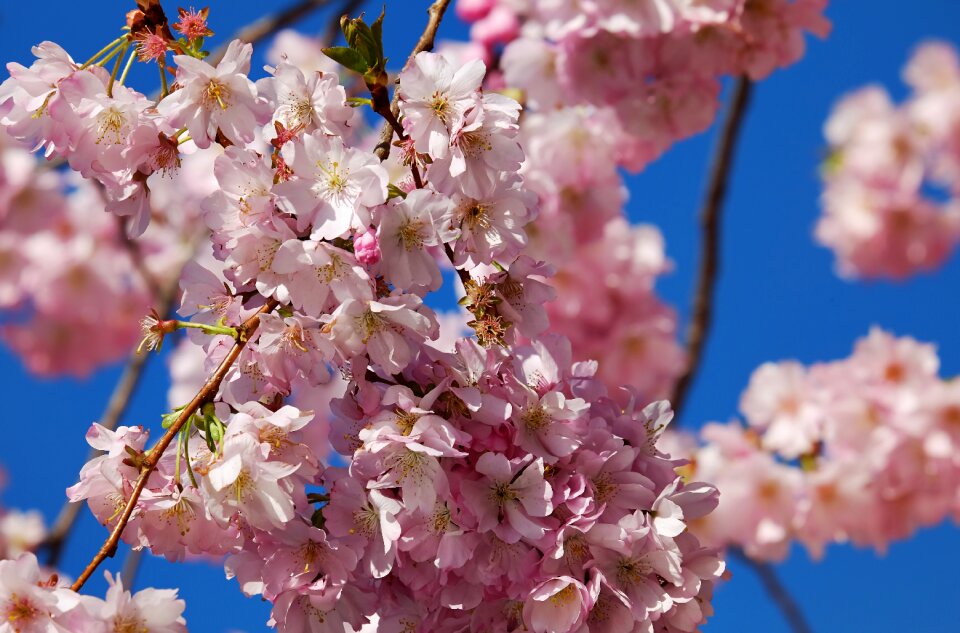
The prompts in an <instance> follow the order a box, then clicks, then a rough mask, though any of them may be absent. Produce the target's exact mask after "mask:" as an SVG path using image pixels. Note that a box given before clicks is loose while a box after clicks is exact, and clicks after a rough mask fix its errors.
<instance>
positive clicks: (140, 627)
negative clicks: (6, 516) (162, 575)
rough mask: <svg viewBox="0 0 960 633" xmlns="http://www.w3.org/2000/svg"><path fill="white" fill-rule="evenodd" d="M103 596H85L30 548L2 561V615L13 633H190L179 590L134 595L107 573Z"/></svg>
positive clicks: (0, 579)
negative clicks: (188, 632) (44, 564)
mask: <svg viewBox="0 0 960 633" xmlns="http://www.w3.org/2000/svg"><path fill="white" fill-rule="evenodd" d="M106 577H107V582H108V583H109V588H108V589H107V594H106V596H105V597H104V598H102V599H101V598H97V597H95V596H88V595H80V594H78V593H77V592H75V591H72V590H71V589H70V588H69V587H68V586H66V585H65V584H64V582H63V580H62V579H61V578H59V577H58V576H57V574H54V573H51V572H50V571H48V570H45V569H43V568H42V567H41V566H40V565H39V564H38V562H37V557H36V556H35V555H33V554H31V553H26V554H22V555H20V556H18V557H17V558H14V559H9V560H0V616H2V617H3V624H2V625H0V626H3V629H4V630H6V631H12V632H20V631H23V632H24V633H26V632H28V631H29V632H33V631H44V632H49V633H65V632H67V631H71V632H72V631H83V632H84V633H116V632H119V631H149V632H150V633H186V631H187V627H186V621H185V620H184V618H183V615H182V614H183V611H184V608H185V606H186V605H185V604H184V602H183V600H179V599H177V592H176V590H174V589H143V590H141V591H138V592H137V593H135V594H131V593H130V592H129V591H128V590H125V589H124V587H123V582H122V581H121V580H120V578H119V577H117V578H114V577H113V576H112V575H111V574H110V573H109V572H107V574H106Z"/></svg>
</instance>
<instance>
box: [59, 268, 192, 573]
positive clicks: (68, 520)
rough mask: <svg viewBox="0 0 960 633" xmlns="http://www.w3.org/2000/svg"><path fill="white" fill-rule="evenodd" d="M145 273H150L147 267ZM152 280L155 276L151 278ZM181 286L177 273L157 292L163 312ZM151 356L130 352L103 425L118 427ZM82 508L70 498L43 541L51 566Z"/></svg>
mask: <svg viewBox="0 0 960 633" xmlns="http://www.w3.org/2000/svg"><path fill="white" fill-rule="evenodd" d="M144 272H146V269H145V268H144ZM151 279H153V278H152V277H151ZM155 283H156V282H155V281H154V283H153V285H155ZM179 288H180V275H179V274H176V275H174V276H173V277H172V278H171V280H170V282H169V283H168V284H167V285H166V286H165V287H163V288H161V289H160V290H159V291H158V292H157V293H156V294H155V295H154V300H155V303H156V304H157V305H159V306H163V308H162V311H161V313H162V314H168V313H170V312H172V311H173V307H174V303H175V302H176V299H177V290H178V289H179ZM151 356H152V354H138V353H137V352H136V349H134V351H132V352H131V353H130V357H129V359H128V360H127V363H126V365H125V366H124V369H123V373H122V374H121V375H120V380H118V381H117V384H116V386H115V387H114V388H113V393H112V394H110V400H108V401H107V406H106V408H105V409H104V411H103V414H102V415H101V416H100V419H99V420H98V422H99V423H100V425H101V426H104V427H106V428H108V429H110V430H111V431H112V430H113V429H115V428H117V425H118V424H119V422H120V420H121V419H122V418H123V416H124V414H125V413H126V411H127V408H128V407H129V406H130V400H131V399H132V398H133V394H134V392H135V391H136V389H137V385H138V384H139V383H140V378H141V377H142V376H143V371H144V369H146V366H147V363H148V362H149V360H150V357H151ZM99 453H100V451H98V450H96V449H91V450H90V452H89V453H88V455H87V461H90V460H91V459H93V458H94V457H96V456H97V455H98V454H99ZM82 507H83V504H81V503H71V502H69V501H68V502H66V503H65V504H64V505H63V507H62V508H60V512H59V513H58V514H57V518H56V520H55V521H54V523H53V528H52V529H51V530H50V534H49V535H48V536H47V538H46V540H45V541H44V542H43V544H42V547H46V548H47V553H48V557H47V565H49V566H50V567H56V566H57V563H58V562H59V560H60V556H61V554H62V553H63V546H64V544H65V543H66V540H67V537H68V536H70V532H71V531H72V530H73V526H74V524H75V523H76V521H77V517H78V516H79V515H80V509H81V508H82Z"/></svg>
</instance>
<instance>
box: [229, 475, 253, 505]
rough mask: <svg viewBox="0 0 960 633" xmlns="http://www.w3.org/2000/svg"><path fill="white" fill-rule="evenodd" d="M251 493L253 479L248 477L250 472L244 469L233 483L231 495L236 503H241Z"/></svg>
mask: <svg viewBox="0 0 960 633" xmlns="http://www.w3.org/2000/svg"><path fill="white" fill-rule="evenodd" d="M252 491H253V477H251V476H250V471H249V470H247V469H246V468H244V469H242V470H241V471H240V474H239V475H237V478H236V480H235V481H234V482H233V494H234V496H235V497H236V498H237V503H243V501H244V499H246V498H247V497H249V496H250V493H251V492H252Z"/></svg>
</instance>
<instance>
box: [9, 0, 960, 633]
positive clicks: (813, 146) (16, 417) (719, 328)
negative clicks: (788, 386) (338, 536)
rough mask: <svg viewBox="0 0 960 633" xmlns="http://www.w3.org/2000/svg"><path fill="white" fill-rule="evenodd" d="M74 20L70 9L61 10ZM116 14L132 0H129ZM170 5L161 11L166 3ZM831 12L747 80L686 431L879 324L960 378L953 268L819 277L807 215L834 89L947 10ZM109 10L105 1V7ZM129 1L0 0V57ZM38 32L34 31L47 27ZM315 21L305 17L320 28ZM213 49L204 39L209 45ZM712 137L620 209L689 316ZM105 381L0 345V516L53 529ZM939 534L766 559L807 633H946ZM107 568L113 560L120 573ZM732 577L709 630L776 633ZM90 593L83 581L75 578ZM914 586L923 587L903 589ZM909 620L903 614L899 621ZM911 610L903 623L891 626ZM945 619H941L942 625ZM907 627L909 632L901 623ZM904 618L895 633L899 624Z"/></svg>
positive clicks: (239, 611) (61, 36)
mask: <svg viewBox="0 0 960 633" xmlns="http://www.w3.org/2000/svg"><path fill="white" fill-rule="evenodd" d="M81 4H82V6H83V9H82V10H81V9H77V8H76V7H77V6H78V5H81ZM129 4H130V5H131V6H132V5H133V4H134V3H133V2H132V0H131V2H130V3H129ZM167 4H168V10H169V9H170V8H175V6H176V5H175V4H170V3H167ZM279 4H281V3H280V2H276V3H274V2H270V3H265V2H262V1H258V0H210V1H209V5H210V6H211V9H212V14H213V15H212V23H213V27H214V29H215V30H216V31H217V32H218V34H219V35H221V36H225V35H227V34H228V33H231V32H233V31H234V30H235V29H236V28H238V27H239V26H240V25H242V24H244V23H246V22H249V21H250V20H252V19H253V18H255V17H258V16H259V15H261V14H262V12H263V11H264V6H265V5H279ZM387 4H388V18H387V24H386V34H387V42H386V45H387V49H388V55H389V56H390V57H392V58H393V59H394V60H400V59H402V58H403V57H404V56H405V55H406V52H407V51H409V49H410V48H411V47H412V45H413V42H414V41H415V40H416V38H417V36H418V35H419V33H420V30H421V28H422V25H423V23H424V19H425V14H424V13H423V11H422V10H423V9H425V8H426V7H427V6H428V4H429V2H428V1H427V0H395V1H393V2H388V3H387ZM832 4H833V6H831V7H830V9H829V10H828V15H829V17H830V18H831V19H832V20H833V21H834V32H833V34H832V36H831V37H830V38H829V39H828V40H826V41H824V42H820V41H812V42H811V43H810V47H809V51H808V54H807V56H806V57H805V58H804V60H803V61H801V62H800V63H799V64H797V65H796V66H794V67H792V68H789V69H787V70H785V71H780V72H778V73H776V74H774V75H773V77H771V78H770V79H768V80H767V81H765V82H763V83H762V84H761V85H759V86H758V87H757V90H756V91H755V96H754V100H753V104H752V107H751V109H750V112H749V115H748V118H747V121H746V127H745V130H744V135H743V142H742V144H741V146H740V152H739V154H738V158H737V163H736V167H735V170H734V172H733V178H732V184H731V190H730V198H729V202H728V209H727V218H726V222H725V225H724V227H723V243H722V244H723V252H722V257H723V260H722V271H721V278H720V282H719V286H718V292H717V304H716V320H715V327H714V330H713V333H712V337H711V339H710V341H709V344H708V346H707V349H706V356H705V359H704V364H703V367H702V370H701V374H700V376H699V378H698V380H697V381H696V383H695V384H694V385H693V389H692V392H691V394H690V399H689V402H688V405H687V408H686V410H685V412H684V419H683V423H684V424H685V425H686V426H687V427H694V426H698V425H699V424H701V423H702V422H704V421H708V420H725V419H727V418H729V417H731V416H732V415H734V414H735V413H736V404H737V401H738V399H739V395H740V392H741V391H742V389H743V387H744V386H745V385H746V382H747V379H748V378H749V375H750V373H751V371H752V370H753V369H754V368H755V367H756V366H757V365H759V364H760V363H762V362H764V361H767V360H778V359H785V358H796V359H799V360H801V361H803V362H813V361H817V360H829V359H835V358H841V357H843V356H846V355H848V354H849V352H850V350H851V348H852V345H853V342H854V341H855V340H856V339H857V338H858V337H861V336H863V335H864V334H866V332H867V330H868V329H869V328H870V326H872V325H879V326H882V327H884V328H886V329H889V330H891V331H893V332H895V333H897V334H901V335H907V334H909V335H912V336H915V337H916V338H918V339H920V340H924V341H932V342H936V343H938V344H939V349H940V354H941V360H942V365H943V373H944V375H957V374H960V337H958V336H957V335H956V331H957V324H958V323H960V301H958V300H957V296H956V290H957V288H960V262H958V261H957V258H956V257H955V258H953V259H952V260H951V261H950V262H948V263H947V265H946V266H945V267H944V268H943V269H941V270H940V271H939V272H937V273H935V274H930V275H924V276H922V277H919V278H915V279H913V280H911V281H909V282H907V283H887V282H875V283H852V282H848V281H844V280H841V279H839V278H837V277H836V276H835V275H834V273H833V268H832V267H833V261H832V255H831V254H830V253H829V252H828V251H826V250H825V249H822V248H820V247H818V246H817V245H816V244H815V243H814V242H813V239H812V237H811V233H812V229H813V225H814V223H815V221H816V218H817V216H818V213H819V207H818V196H819V193H820V187H819V183H818V180H817V164H818V162H819V160H820V158H821V156H822V153H823V141H822V134H821V127H822V124H823V121H824V119H825V118H826V116H827V114H828V113H829V111H830V108H831V105H832V104H833V103H834V102H835V100H836V99H837V98H838V97H839V96H840V95H841V94H843V93H844V92H846V91H849V90H850V89H853V88H856V87H859V86H862V85H864V84H866V83H871V82H876V83H879V84H882V85H884V86H886V87H887V88H888V89H890V90H891V91H892V92H893V94H894V95H896V96H898V97H899V96H902V95H903V93H904V88H903V86H902V83H901V81H900V78H899V73H900V69H901V67H902V65H903V63H904V62H905V60H906V59H907V57H908V55H909V54H910V52H911V50H912V49H913V48H914V46H915V45H916V44H917V43H919V42H921V41H923V40H924V39H929V38H939V39H944V40H947V41H950V42H953V43H954V44H957V45H960V3H957V2H955V0H912V1H911V2H909V3H907V2H903V0H874V1H873V2H852V1H851V0H834V2H833V3H832ZM118 7H119V8H118ZM126 8H127V7H126V3H118V2H117V1H116V0H86V1H85V2H84V3H76V2H74V1H72V0H46V2H44V3H43V9H42V12H38V4H37V3H27V2H23V3H21V2H17V3H14V2H12V1H7V2H3V3H2V5H0V59H2V60H4V61H6V60H17V61H21V62H27V61H28V60H29V57H30V54H29V47H30V46H31V45H32V44H35V43H37V42H39V41H41V40H44V39H51V40H54V41H57V42H59V43H60V44H62V45H64V46H65V47H66V48H67V49H68V50H69V51H71V52H72V53H74V56H75V57H78V58H84V57H86V56H87V55H89V54H91V53H92V52H93V51H95V50H97V49H99V48H100V47H101V46H102V45H103V44H104V43H106V42H107V41H109V40H110V39H112V38H113V37H114V33H115V30H116V27H117V26H119V25H120V24H121V22H122V16H121V12H122V11H121V9H122V10H125V9H126ZM47 17H49V18H51V23H50V24H44V21H45V18H47ZM323 25H324V19H323V15H322V14H321V15H320V16H319V17H318V18H316V19H311V20H310V21H307V22H304V23H303V28H304V29H305V30H307V31H310V32H318V31H319V30H320V29H321V28H322V27H323ZM465 34H466V29H465V27H464V26H463V25H462V24H459V23H457V22H456V21H455V20H452V19H451V20H448V21H447V22H446V23H445V24H444V26H443V28H442V29H441V36H442V37H446V38H463V37H465ZM218 40H219V38H218ZM713 142H714V133H713V132H712V131H711V132H710V133H707V134H704V135H702V136H700V137H697V138H695V139H691V140H689V141H687V142H684V143H681V144H680V145H678V146H676V147H675V148H674V149H673V150H671V152H669V153H668V154H667V155H666V156H665V157H664V158H663V159H661V160H660V161H659V162H657V163H655V164H654V165H652V166H651V167H649V168H648V169H647V170H646V171H645V172H644V173H642V174H640V175H638V176H633V177H630V179H629V185H630V189H631V201H630V203H629V213H630V217H631V219H632V220H633V221H635V222H652V223H654V224H656V225H658V226H659V227H660V228H661V230H662V231H663V232H664V234H665V236H666V241H667V249H668V253H669V255H670V256H671V257H672V258H673V260H674V261H675V263H676V271H675V272H674V273H673V274H672V275H670V276H669V277H667V278H666V279H664V280H663V282H662V283H661V284H660V291H661V293H662V294H663V296H664V297H665V298H666V300H667V301H669V302H670V303H672V304H674V305H676V306H677V307H678V309H679V310H680V313H681V316H682V318H684V319H685V318H686V314H687V313H688V307H687V306H688V304H689V297H690V289H691V287H692V284H693V281H694V275H695V270H696V261H697V260H696V258H697V249H698V248H699V245H698V240H697V233H696V230H697V224H696V213H697V210H698V208H699V201H700V196H701V190H702V186H703V175H704V173H705V171H706V165H707V161H708V158H709V154H710V151H711V148H712V146H713ZM118 373H119V371H118V370H117V369H109V370H104V371H102V372H100V373H99V374H97V375H96V376H94V377H93V378H91V379H89V380H85V381H74V380H58V381H36V380H34V379H33V378H31V377H30V376H29V375H27V374H26V373H25V372H24V371H23V369H22V366H21V365H20V363H19V361H18V360H17V359H16V358H15V357H13V356H12V355H11V354H9V352H7V351H6V350H4V349H0V377H2V380H3V385H4V387H5V394H7V395H6V398H5V407H4V413H5V417H6V421H5V433H4V440H5V441H4V442H3V443H2V444H0V463H2V464H3V467H4V469H5V471H6V476H7V479H8V482H9V483H8V487H7V489H6V490H5V491H3V494H2V499H3V504H4V505H6V506H10V507H21V508H31V507H33V508H39V509H40V510H42V511H43V512H44V513H45V514H46V515H47V517H48V518H52V517H53V516H54V515H55V514H56V512H57V510H58V509H59V507H60V504H61V503H62V501H63V499H64V496H63V489H64V488H65V487H66V486H68V485H70V484H72V483H73V482H74V481H75V479H76V476H77V473H78V472H79V469H80V466H81V465H82V462H83V459H84V455H85V452H86V447H85V446H84V444H83V434H84V432H85V431H86V428H87V426H88V425H89V424H90V422H91V421H93V420H94V419H96V417H97V416H99V415H100V412H101V410H102V407H103V403H104V401H105V399H106V397H107V394H108V393H109V391H110V389H111V387H112V385H113V383H114V382H115V380H116V378H117V375H118ZM165 394H166V383H165V379H164V376H163V367H162V363H154V364H153V366H152V368H151V370H150V371H148V373H147V376H146V379H145V381H144V383H143V387H142V388H141V391H140V392H139V395H138V396H137V399H136V402H135V403H134V406H133V408H132V410H131V412H130V415H129V416H128V418H127V420H126V422H127V423H132V424H154V423H155V422H156V421H157V420H158V415H159V413H160V412H161V411H162V410H163V407H164V406H165V401H166V395H165ZM104 536H105V533H104V531H103V529H102V528H101V527H100V526H99V525H97V523H96V521H95V520H93V519H92V517H90V516H89V515H88V514H87V513H86V511H84V516H83V519H82V521H81V523H80V525H79V529H78V530H77V532H76V534H75V535H74V538H73V539H72V540H71V542H70V544H69V546H68V548H67V551H66V555H65V558H64V565H63V566H64V570H65V571H66V572H68V573H69V572H72V573H74V574H76V573H77V572H79V570H80V569H82V567H83V566H84V565H85V563H86V561H87V560H88V559H89V557H90V556H91V555H92V553H93V552H94V551H95V550H96V549H97V548H98V547H99V544H100V542H101V540H102V539H103V537H104ZM958 536H960V533H958V531H957V529H956V527H954V526H953V525H944V526H941V527H937V528H932V529H927V530H924V531H922V532H921V533H920V534H918V535H917V537H916V538H914V539H912V540H911V541H909V542H904V543H899V544H896V545H894V546H893V547H892V548H891V549H890V551H889V552H888V553H887V554H886V555H885V556H878V555H876V554H874V553H873V552H870V551H864V550H857V549H854V548H851V547H842V546H834V547H832V548H830V549H829V550H828V552H827V555H826V557H825V559H824V560H823V561H821V562H813V561H811V560H810V559H809V557H808V556H807V555H806V553H805V552H803V551H800V550H797V551H795V552H794V553H793V554H792V556H791V557H790V559H789V560H788V561H787V562H786V563H785V564H783V565H782V566H780V568H779V570H780V573H781V575H782V577H783V579H784V582H785V583H786V584H787V585H788V586H789V588H790V589H791V590H792V592H793V593H794V595H795V597H796V598H797V600H798V601H799V603H800V604H801V606H802V608H803V609H804V610H805V612H806V613H807V614H808V616H809V618H810V620H811V622H812V624H813V627H814V630H816V631H818V632H821V633H826V632H829V631H873V632H877V633H884V632H887V631H890V632H893V631H901V630H903V629H904V627H906V628H907V629H908V630H910V631H913V632H918V633H919V632H927V631H929V632H934V631H944V630H947V628H948V625H946V624H945V623H944V620H943V619H942V616H941V617H937V616H934V617H929V618H928V617H924V611H927V610H926V609H925V610H924V611H920V609H918V607H921V608H922V606H926V605H928V604H929V602H930V601H931V600H932V599H934V597H935V599H936V601H937V602H938V603H940V604H947V605H949V604H957V603H958V602H960V583H957V582H956V581H955V573H954V572H953V568H954V567H955V566H956V565H957V564H958V563H960V555H958V553H957V547H956V543H957V538H958ZM119 566H120V561H119V560H116V561H111V562H110V564H109V565H108V567H109V568H111V569H119ZM731 568H732V571H733V573H734V580H733V581H732V582H730V583H728V584H726V585H724V586H722V587H720V588H719V589H718V591H717V594H716V598H715V602H714V606H715V608H716V611H717V615H716V616H715V618H714V619H713V620H712V621H711V623H710V624H709V625H708V626H707V627H706V631H708V632H709V633H726V632H728V631H729V632H741V631H753V630H762V631H765V632H768V633H780V632H784V631H787V630H788V629H787V628H786V626H785V624H784V623H783V621H782V619H781V617H780V616H779V614H778V612H777V611H776V610H775V608H774V607H773V606H771V605H770V603H769V600H768V599H767V597H766V596H765V594H764V593H763V592H762V590H761V588H760V586H759V583H758V582H757V581H756V579H755V578H754V577H753V576H752V574H751V572H750V570H748V569H745V568H743V567H741V566H739V565H737V564H736V563H734V564H732V565H731ZM139 584H140V586H143V585H145V584H150V585H153V586H158V587H168V586H178V587H180V588H181V595H182V596H183V597H184V598H186V600H187V604H188V606H187V617H188V622H189V623H190V625H191V630H194V631H203V632H211V633H219V632H227V631H232V630H243V631H247V632H248V633H257V632H260V631H265V630H267V629H266V627H265V626H264V625H263V622H264V621H265V620H266V618H267V613H268V608H267V605H265V604H263V603H262V602H260V601H259V600H248V599H244V598H242V597H241V595H240V593H239V591H238V589H237V587H236V585H235V584H232V583H229V582H227V581H225V580H224V579H223V572H222V569H221V568H219V567H217V566H207V565H203V564H192V565H188V566H184V565H169V564H166V563H165V562H163V561H159V560H147V561H146V562H145V564H144V566H143V568H142V570H141V575H140V577H139ZM88 587H89V589H90V591H92V592H102V590H103V589H104V587H105V583H104V582H103V581H102V579H101V578H100V577H99V576H98V577H96V582H91V583H89V584H88ZM921 591H923V592H924V593H925V594H927V595H924V596H923V597H921V596H920V594H921ZM908 609H909V611H908ZM908 613H909V615H908ZM947 617H949V615H947ZM907 618H909V620H908V619H907ZM906 622H909V624H906Z"/></svg>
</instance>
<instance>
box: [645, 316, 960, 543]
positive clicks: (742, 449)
mask: <svg viewBox="0 0 960 633" xmlns="http://www.w3.org/2000/svg"><path fill="white" fill-rule="evenodd" d="M938 370H939V359H938V358H937V353H936V350H935V348H934V347H933V346H932V345H929V344H923V343H919V342H917V341H915V340H914V339H911V338H908V337H902V338H897V337H895V336H893V335H891V334H888V333H886V332H883V331H881V330H878V329H874V330H873V331H871V332H870V334H869V335H868V336H867V337H865V338H864V339H862V340H860V341H859V342H857V344H856V346H855V348H854V351H853V354H852V355H851V356H850V357H849V358H846V359H843V360H839V361H834V362H828V363H817V364H814V365H811V366H809V367H807V366H804V365H802V364H800V363H798V362H795V361H784V362H780V363H767V364H765V365H762V366H761V367H759V368H758V369H757V370H756V371H755V372H754V374H753V376H752V377H751V379H750V384H749V385H748V386H747V389H746V391H745V392H744V393H743V396H742V399H741V401H740V409H741V410H742V412H743V415H744V419H745V420H746V426H745V427H744V426H743V425H741V424H740V423H738V422H731V423H728V424H716V423H712V424H708V425H706V426H705V427H704V428H703V430H702V431H701V439H702V440H703V441H704V442H705V445H704V446H703V447H701V448H696V447H691V446H690V445H689V443H690V442H691V441H692V440H691V439H690V438H686V439H683V438H673V439H671V440H666V441H665V443H664V444H663V445H662V446H663V448H665V449H666V447H667V446H671V445H673V448H676V451H674V452H675V454H683V453H684V452H686V454H688V455H690V460H691V463H690V465H689V466H688V467H687V468H688V471H687V474H688V475H692V476H695V477H696V478H698V479H700V478H703V479H706V480H709V481H711V482H713V483H715V484H716V485H717V486H719V487H720V489H721V490H722V491H723V495H722V496H721V500H720V504H719V506H718V508H717V510H716V511H715V512H713V513H711V514H710V515H709V516H707V517H704V518H702V519H699V520H697V521H694V522H693V523H692V524H691V529H692V530H693V531H694V532H695V533H696V534H697V535H698V536H699V537H700V538H701V539H702V540H703V541H704V542H706V543H711V544H713V545H716V546H740V547H742V548H743V549H744V550H745V551H746V553H747V554H748V555H749V556H751V557H753V558H757V559H768V560H778V559H782V558H783V557H785V556H786V555H787V552H788V551H789V547H790V544H791V543H792V542H793V541H797V542H799V543H802V544H803V545H804V546H805V547H806V548H807V549H808V550H809V551H810V552H811V554H813V555H814V556H817V557H819V556H820V555H822V553H823V550H824V548H825V546H826V545H828V544H830V543H843V542H852V543H854V544H857V545H860V546H868V547H873V548H875V549H877V550H880V551H884V550H885V549H886V548H887V546H888V545H889V544H890V543H891V542H893V541H896V540H900V539H904V538H907V537H909V536H911V535H912V534H913V533H914V532H915V531H916V530H917V529H918V528H921V527H924V526H929V525H934V524H937V523H939V522H941V521H943V520H944V519H946V518H949V517H955V516H957V511H958V509H960V506H958V499H957V494H956V490H957V481H958V477H960V459H958V455H960V451H958V448H960V382H958V381H957V380H951V379H943V378H941V377H940V376H939V375H938ZM685 443H686V444H687V450H686V451H684V450H683V445H684V444H685Z"/></svg>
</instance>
